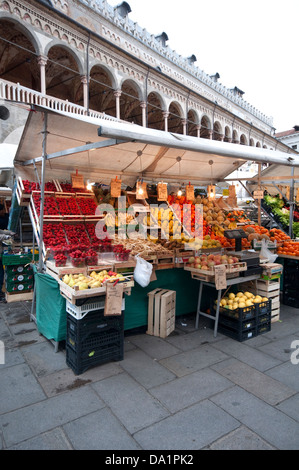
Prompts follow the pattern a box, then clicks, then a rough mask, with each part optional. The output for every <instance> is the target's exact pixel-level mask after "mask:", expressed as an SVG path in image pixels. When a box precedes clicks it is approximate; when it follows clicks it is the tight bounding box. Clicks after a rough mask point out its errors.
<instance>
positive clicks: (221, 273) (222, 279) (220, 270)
mask: <svg viewBox="0 0 299 470" xmlns="http://www.w3.org/2000/svg"><path fill="white" fill-rule="evenodd" d="M214 269H215V285H216V289H217V290H223V289H226V288H227V280H226V267H225V265H224V264H219V265H218V266H214Z"/></svg>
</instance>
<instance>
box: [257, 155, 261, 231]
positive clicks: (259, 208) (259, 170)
mask: <svg viewBox="0 0 299 470" xmlns="http://www.w3.org/2000/svg"><path fill="white" fill-rule="evenodd" d="M261 167H262V165H261V164H260V163H259V164H258V188H259V190H260V189H261V170H262V168H261ZM261 204H262V201H261V199H259V200H258V203H257V209H258V212H257V214H258V215H257V220H258V224H259V225H262V216H261Z"/></svg>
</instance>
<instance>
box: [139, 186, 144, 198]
mask: <svg viewBox="0 0 299 470" xmlns="http://www.w3.org/2000/svg"><path fill="white" fill-rule="evenodd" d="M138 194H139V195H140V196H142V194H143V189H142V186H140V188H139V189H138Z"/></svg>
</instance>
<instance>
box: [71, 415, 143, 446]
mask: <svg viewBox="0 0 299 470" xmlns="http://www.w3.org/2000/svg"><path fill="white" fill-rule="evenodd" d="M63 429H64V431H65V433H66V435H67V437H68V439H69V440H70V442H71V443H72V446H73V448H74V449H75V450H101V451H104V450H115V449H117V450H118V451H121V450H127V451H131V450H140V446H139V445H138V444H137V442H136V441H135V440H134V439H133V438H132V436H131V435H130V434H129V433H128V431H127V430H126V429H125V427H124V426H123V425H122V424H121V423H120V421H118V419H117V418H116V417H115V416H114V415H113V413H111V411H110V410H109V409H107V408H103V409H102V410H99V411H97V412H96V413H91V414H89V415H87V416H83V417H82V418H78V419H76V420H74V421H72V422H71V423H68V424H65V425H64V426H63Z"/></svg>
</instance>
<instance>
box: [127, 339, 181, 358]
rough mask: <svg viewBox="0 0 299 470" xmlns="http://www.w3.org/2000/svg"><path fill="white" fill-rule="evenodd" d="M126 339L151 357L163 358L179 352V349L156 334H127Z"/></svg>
mask: <svg viewBox="0 0 299 470" xmlns="http://www.w3.org/2000/svg"><path fill="white" fill-rule="evenodd" d="M128 339H129V341H130V342H131V343H133V344H135V346H137V347H138V348H140V349H141V350H142V351H144V352H145V353H146V354H148V355H149V356H151V357H152V358H153V359H157V360H159V359H163V358H164V357H169V356H172V355H173V354H177V353H178V352H180V349H178V348H177V347H175V346H174V345H172V344H170V343H169V342H167V341H164V340H163V339H162V338H159V337H157V336H151V335H147V334H145V335H136V336H129V337H128Z"/></svg>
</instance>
